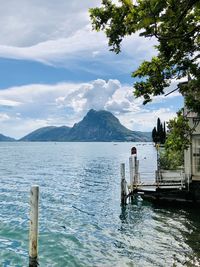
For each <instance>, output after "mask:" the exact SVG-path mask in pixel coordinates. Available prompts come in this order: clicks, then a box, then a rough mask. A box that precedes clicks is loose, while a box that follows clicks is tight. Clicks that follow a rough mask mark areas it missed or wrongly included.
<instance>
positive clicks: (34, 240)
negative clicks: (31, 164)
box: [29, 185, 39, 267]
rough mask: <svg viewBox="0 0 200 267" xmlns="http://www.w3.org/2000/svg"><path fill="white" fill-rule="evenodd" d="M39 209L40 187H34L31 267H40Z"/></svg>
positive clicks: (30, 252) (32, 193) (30, 244)
mask: <svg viewBox="0 0 200 267" xmlns="http://www.w3.org/2000/svg"><path fill="white" fill-rule="evenodd" d="M38 208H39V186H38V185H34V186H32V187H31V192H30V229H29V267H36V266H38V214H39V213H38Z"/></svg>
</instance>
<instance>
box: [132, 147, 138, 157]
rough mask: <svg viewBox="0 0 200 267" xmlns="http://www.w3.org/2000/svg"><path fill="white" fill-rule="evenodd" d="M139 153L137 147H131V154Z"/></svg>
mask: <svg viewBox="0 0 200 267" xmlns="http://www.w3.org/2000/svg"><path fill="white" fill-rule="evenodd" d="M136 154H137V149H136V147H134V146H133V147H132V148H131V155H136Z"/></svg>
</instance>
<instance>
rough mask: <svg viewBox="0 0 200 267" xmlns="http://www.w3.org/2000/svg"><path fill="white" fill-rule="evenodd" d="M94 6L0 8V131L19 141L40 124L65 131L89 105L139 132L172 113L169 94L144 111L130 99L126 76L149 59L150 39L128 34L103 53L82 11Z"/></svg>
mask: <svg viewBox="0 0 200 267" xmlns="http://www.w3.org/2000/svg"><path fill="white" fill-rule="evenodd" d="M100 2H101V1H99V0H93V1H89V0H85V1H81V0H73V1H62V0H58V1H55V0H43V1H39V0H20V1H14V0H11V1H4V3H1V10H0V16H1V35H0V69H1V79H0V133H2V134H5V135H9V136H12V137H15V138H20V137H22V136H24V135H25V134H27V133H29V132H31V131H33V130H35V129H37V128H39V127H43V126H48V125H55V126H60V125H67V126H73V124H74V123H75V122H78V121H80V120H81V119H82V118H83V117H84V115H85V114H86V113H87V111H88V110H89V109H91V108H94V109H97V110H100V109H105V110H108V111H111V112H112V113H113V114H114V115H115V116H117V117H118V118H119V120H120V121H121V123H122V124H124V125H125V126H126V127H128V128H130V129H132V130H141V131H151V130H152V128H153V126H154V125H155V124H156V120H157V118H158V117H160V118H161V120H165V121H166V120H169V119H170V118H172V117H174V116H175V114H176V111H177V110H178V109H179V108H180V107H181V106H182V105H183V100H182V97H181V96H180V95H179V94H178V93H177V92H175V93H173V94H171V95H170V96H168V97H164V96H159V97H156V98H155V99H154V101H153V102H152V103H151V104H149V105H145V106H143V105H142V99H135V98H134V96H133V91H134V88H133V83H134V80H133V79H132V78H131V72H132V71H134V70H135V69H136V68H137V67H138V66H139V64H140V63H141V62H142V61H143V60H145V59H150V58H151V57H152V56H153V55H155V54H156V51H155V49H154V45H155V44H156V40H154V39H144V38H141V37H139V36H138V35H137V34H136V35H133V36H131V37H128V38H126V39H125V40H124V41H123V43H122V53H121V54H119V55H115V54H114V53H112V52H110V51H109V48H108V45H107V40H106V38H105V35H104V34H103V33H102V32H100V33H97V32H94V31H92V30H91V25H90V19H89V15H88V9H89V8H90V7H95V6H98V5H100ZM175 86H176V81H174V82H173V83H172V85H171V86H170V88H167V89H166V92H167V91H169V90H171V89H173V88H175Z"/></svg>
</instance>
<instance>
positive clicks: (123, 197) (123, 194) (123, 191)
mask: <svg viewBox="0 0 200 267" xmlns="http://www.w3.org/2000/svg"><path fill="white" fill-rule="evenodd" d="M120 171H121V204H126V198H127V192H126V179H125V164H124V163H121V165H120Z"/></svg>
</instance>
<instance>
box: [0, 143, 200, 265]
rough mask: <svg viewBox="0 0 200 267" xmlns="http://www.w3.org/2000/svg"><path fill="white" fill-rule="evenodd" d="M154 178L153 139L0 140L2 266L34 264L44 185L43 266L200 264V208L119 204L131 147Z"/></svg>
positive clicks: (0, 242) (40, 254)
mask: <svg viewBox="0 0 200 267" xmlns="http://www.w3.org/2000/svg"><path fill="white" fill-rule="evenodd" d="M133 145H134V146H136V147H137V149H138V158H139V160H140V171H141V172H143V173H146V174H145V175H146V176H145V179H147V178H146V177H148V179H153V178H154V171H155V168H156V151H155V148H154V147H153V145H152V144H150V143H144V144H141V143H135V144H133V143H132V144H131V143H0V150H1V153H0V155H1V156H0V157H1V159H0V207H1V208H0V266H1V267H8V266H9V267H11V266H12V267H21V266H28V227H29V219H28V217H29V191H30V186H31V185H33V184H38V185H39V186H40V221H39V225H40V227H39V228H40V229H39V232H40V236H39V263H40V266H42V267H48V266H49V267H54V266H55V267H68V266H69V267H72V266H84V267H90V266H97V267H101V266H102V267H103V266H104V267H111V266H112V267H113V266H116V267H124V266H141V267H145V266H146V267H150V266H200V214H199V210H190V209H180V208H179V209H178V208H170V209H169V208H161V207H159V208H158V207H154V206H153V205H151V204H150V203H147V202H144V201H141V200H138V201H136V202H135V203H133V204H128V205H127V206H126V208H122V207H121V206H120V174H119V173H120V170H119V169H120V163H122V162H125V163H126V172H127V173H126V174H127V175H126V176H127V180H129V177H128V157H129V154H130V149H131V147H132V146H133Z"/></svg>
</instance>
